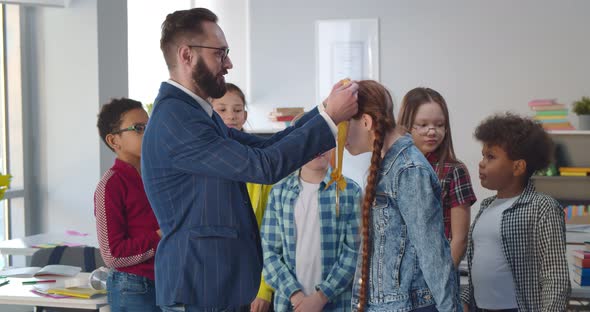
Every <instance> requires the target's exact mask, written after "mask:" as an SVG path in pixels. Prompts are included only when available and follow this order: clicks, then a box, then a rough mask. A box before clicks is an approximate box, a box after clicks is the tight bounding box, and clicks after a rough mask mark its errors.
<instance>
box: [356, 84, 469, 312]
mask: <svg viewBox="0 0 590 312" xmlns="http://www.w3.org/2000/svg"><path fill="white" fill-rule="evenodd" d="M358 84H359V91H358V105H359V106H358V108H359V110H358V113H357V114H356V115H355V116H354V117H353V118H352V119H351V120H350V122H349V128H348V138H347V142H346V149H347V150H348V151H349V152H350V153H351V154H352V155H358V154H361V153H366V152H372V153H373V154H372V157H371V167H370V169H369V176H368V179H367V186H366V189H365V197H364V201H363V204H362V208H361V209H362V210H361V215H362V230H361V238H362V240H361V252H360V255H361V257H359V260H358V263H357V270H356V276H355V279H354V287H353V299H352V308H353V310H354V311H359V312H363V311H420V312H425V311H441V312H442V311H444V312H447V311H461V306H460V304H459V297H458V283H457V282H456V274H455V271H454V266H453V261H452V259H451V252H450V247H449V243H448V241H447V240H446V239H445V235H444V227H443V216H442V207H441V202H440V198H441V196H440V192H441V190H440V185H439V182H438V178H437V175H436V173H435V172H434V170H433V169H432V166H431V165H430V164H429V163H428V161H427V160H426V158H424V155H423V154H422V153H421V152H420V150H418V148H416V146H414V144H413V142H412V138H411V136H409V135H407V134H406V135H404V134H403V133H404V132H405V131H401V130H399V129H396V124H395V119H394V116H393V102H392V99H391V95H390V94H389V92H388V91H387V90H386V89H385V87H384V86H383V85H381V84H379V83H378V82H375V81H371V80H365V81H360V82H358Z"/></svg>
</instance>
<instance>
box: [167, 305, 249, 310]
mask: <svg viewBox="0 0 590 312" xmlns="http://www.w3.org/2000/svg"><path fill="white" fill-rule="evenodd" d="M160 308H162V311H163V312H250V306H243V307H240V308H230V309H223V308H197V307H194V306H190V305H184V304H177V305H174V306H160Z"/></svg>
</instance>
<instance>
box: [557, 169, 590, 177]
mask: <svg viewBox="0 0 590 312" xmlns="http://www.w3.org/2000/svg"><path fill="white" fill-rule="evenodd" d="M589 174H590V168H585V167H560V168H559V175H561V176H566V177H585V176H587V175H589Z"/></svg>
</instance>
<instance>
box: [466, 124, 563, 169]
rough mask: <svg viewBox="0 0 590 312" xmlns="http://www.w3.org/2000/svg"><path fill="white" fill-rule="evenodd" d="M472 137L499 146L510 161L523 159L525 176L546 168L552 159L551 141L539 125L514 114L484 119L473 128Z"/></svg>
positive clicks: (552, 148) (552, 147)
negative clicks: (473, 135) (473, 134)
mask: <svg viewBox="0 0 590 312" xmlns="http://www.w3.org/2000/svg"><path fill="white" fill-rule="evenodd" d="M475 138H476V139H477V140H479V141H481V142H482V143H484V144H488V145H492V146H499V147H501V148H502V149H504V150H505V151H506V154H508V157H509V158H510V159H511V160H519V159H523V160H524V161H526V174H527V178H530V177H531V176H532V175H533V173H535V171H537V170H541V169H545V168H547V167H548V166H549V164H550V163H551V161H552V159H553V153H554V145H553V141H552V140H551V138H550V137H549V134H547V132H546V131H545V129H543V126H541V124H539V123H538V122H535V121H533V120H531V119H529V118H523V117H521V116H518V115H515V114H511V113H506V114H499V115H494V116H491V117H489V118H487V119H485V120H484V121H483V122H481V123H480V124H479V126H478V127H477V129H475Z"/></svg>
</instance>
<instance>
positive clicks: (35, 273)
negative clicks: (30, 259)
mask: <svg viewBox="0 0 590 312" xmlns="http://www.w3.org/2000/svg"><path fill="white" fill-rule="evenodd" d="M80 271H82V268H80V267H76V266H71V265H60V264H53V265H47V266H44V267H43V268H39V267H26V268H13V269H7V270H3V271H0V276H6V277H40V276H70V277H74V276H76V275H78V273H80Z"/></svg>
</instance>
